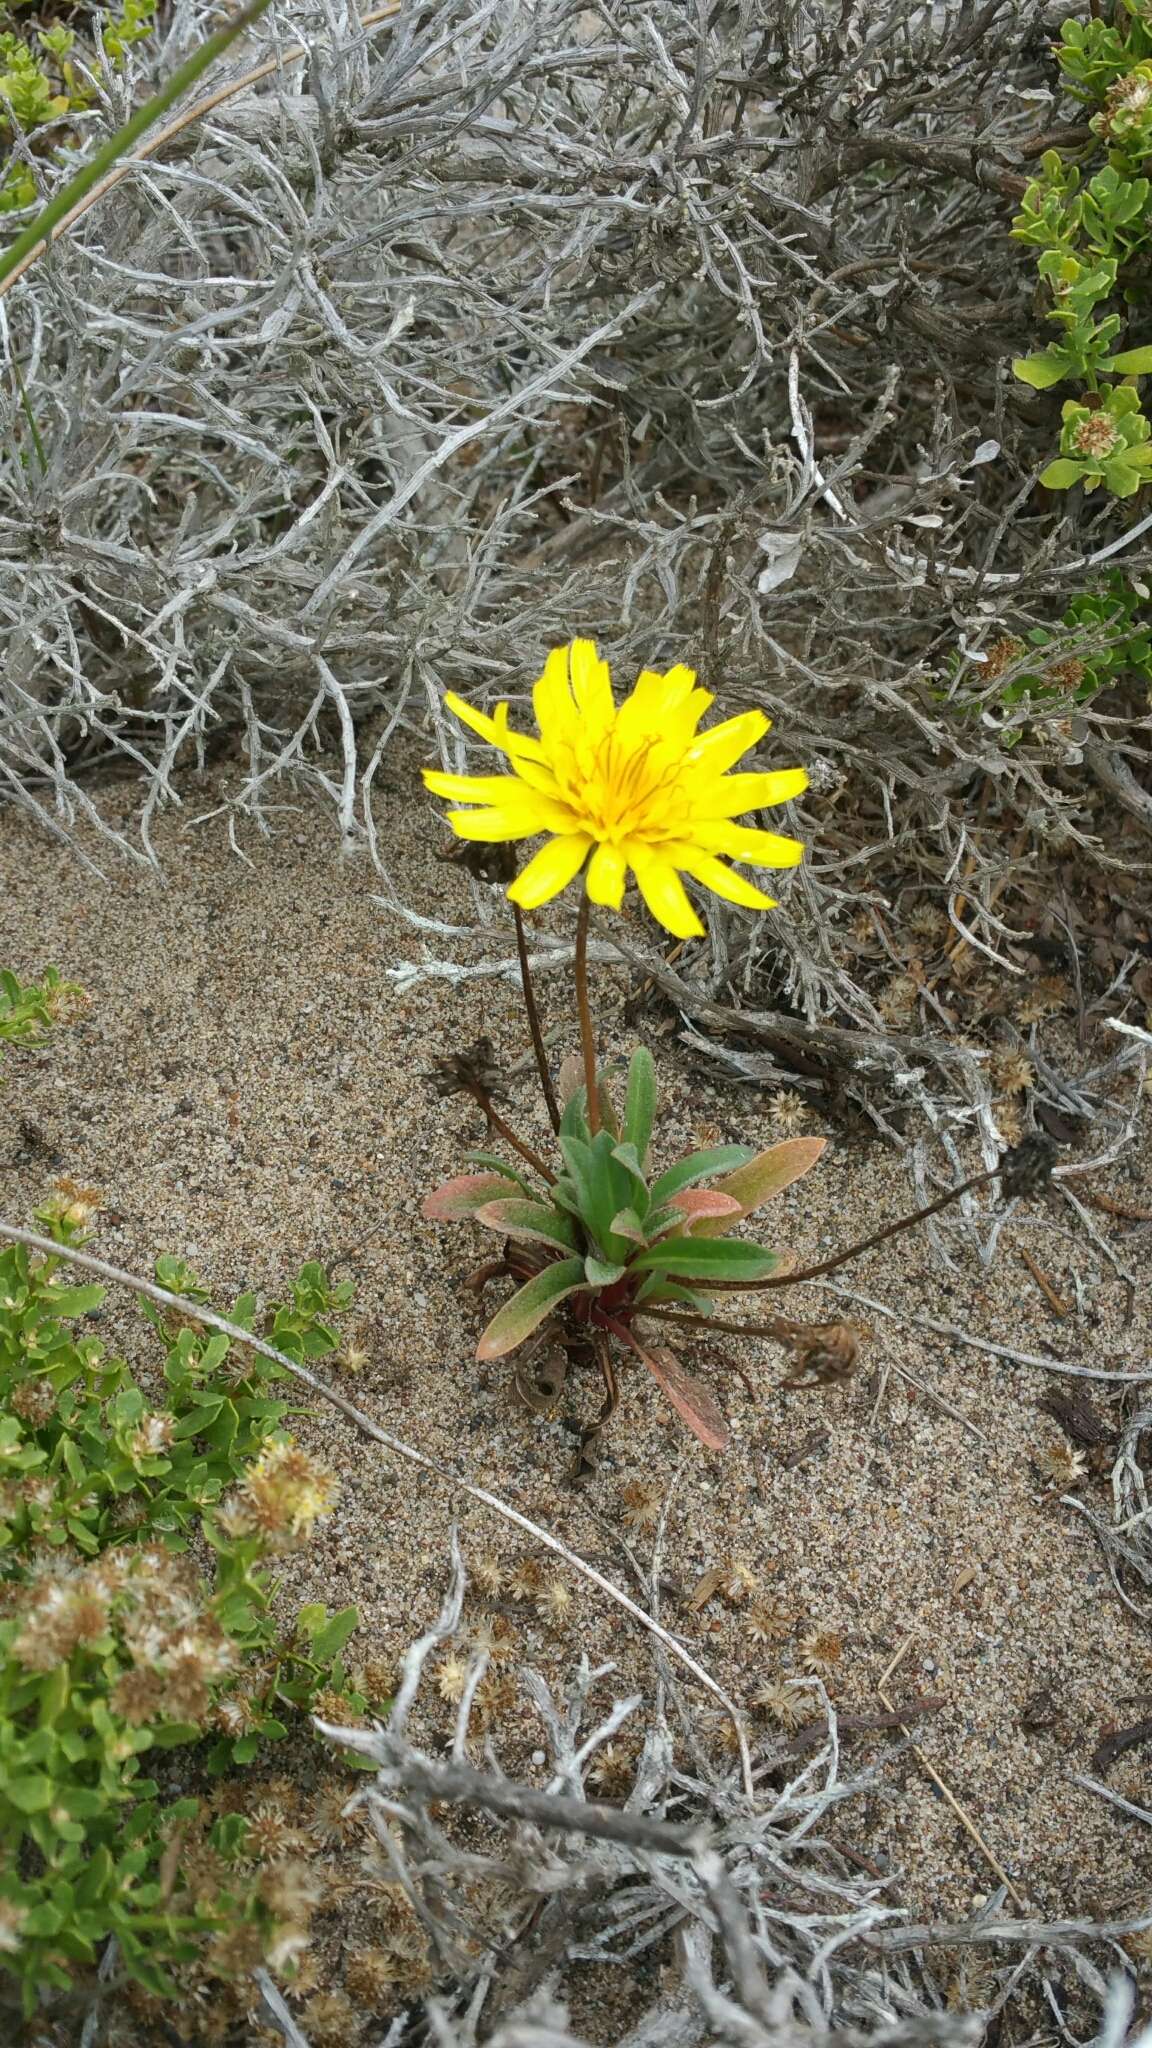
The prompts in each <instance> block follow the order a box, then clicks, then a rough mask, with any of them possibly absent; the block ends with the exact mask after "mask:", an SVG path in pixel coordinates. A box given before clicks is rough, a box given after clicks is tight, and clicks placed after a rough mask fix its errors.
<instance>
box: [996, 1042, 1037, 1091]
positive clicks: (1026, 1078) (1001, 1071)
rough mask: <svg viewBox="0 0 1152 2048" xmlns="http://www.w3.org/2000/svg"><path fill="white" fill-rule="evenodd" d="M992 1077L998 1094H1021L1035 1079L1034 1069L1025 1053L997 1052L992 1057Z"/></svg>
mask: <svg viewBox="0 0 1152 2048" xmlns="http://www.w3.org/2000/svg"><path fill="white" fill-rule="evenodd" d="M992 1079H993V1081H994V1083H995V1086H996V1090H997V1093H998V1094H1000V1095H1023V1094H1024V1092H1025V1090H1026V1089H1028V1088H1031V1086H1032V1084H1033V1082H1034V1081H1035V1079H1036V1069H1035V1067H1034V1066H1033V1065H1032V1062H1031V1060H1030V1059H1029V1058H1028V1056H1027V1054H1026V1053H1022V1052H1013V1051H1008V1052H998V1053H996V1054H994V1055H993V1059H992Z"/></svg>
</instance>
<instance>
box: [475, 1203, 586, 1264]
mask: <svg viewBox="0 0 1152 2048" xmlns="http://www.w3.org/2000/svg"><path fill="white" fill-rule="evenodd" d="M475 1221H476V1222H477V1223H483V1224H485V1225H486V1226H487V1228H488V1229H489V1230H502V1231H503V1232H504V1234H505V1236H506V1237H519V1238H526V1239H527V1240H528V1241H529V1242H530V1243H532V1242H534V1243H538V1244H551V1245H558V1246H559V1248H560V1249H561V1251H568V1252H574V1251H575V1250H576V1231H575V1228H574V1226H573V1225H572V1224H571V1223H570V1222H569V1220H568V1218H567V1216H565V1215H563V1214H562V1212H561V1211H560V1210H558V1209H553V1208H550V1207H549V1206H548V1204H547V1203H545V1202H524V1201H516V1200H505V1201H499V1202H485V1204H484V1207H483V1208H482V1209H477V1210H476V1212H475Z"/></svg>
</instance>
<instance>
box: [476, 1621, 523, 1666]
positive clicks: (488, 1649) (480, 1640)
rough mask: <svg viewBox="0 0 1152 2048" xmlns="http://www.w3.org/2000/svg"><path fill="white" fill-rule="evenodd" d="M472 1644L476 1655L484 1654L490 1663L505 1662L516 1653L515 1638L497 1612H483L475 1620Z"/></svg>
mask: <svg viewBox="0 0 1152 2048" xmlns="http://www.w3.org/2000/svg"><path fill="white" fill-rule="evenodd" d="M472 1644H473V1648H474V1649H475V1651H476V1653H477V1655H478V1656H480V1655H483V1656H486V1657H487V1659H488V1661H489V1663H490V1664H504V1663H507V1662H508V1661H509V1659H510V1658H512V1657H515V1656H516V1654H517V1644H516V1638H515V1636H514V1635H513V1633H512V1630H511V1629H510V1628H509V1626H508V1623H507V1622H506V1621H505V1620H503V1618H502V1617H501V1616H500V1615H498V1614H485V1615H484V1616H483V1617H482V1619H481V1620H480V1621H478V1622H477V1624H476V1630H475V1634H474V1635H473V1638H472Z"/></svg>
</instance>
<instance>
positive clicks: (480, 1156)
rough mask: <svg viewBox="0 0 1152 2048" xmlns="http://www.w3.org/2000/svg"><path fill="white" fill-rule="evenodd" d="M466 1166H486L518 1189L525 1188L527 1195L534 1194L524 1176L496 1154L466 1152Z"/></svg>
mask: <svg viewBox="0 0 1152 2048" xmlns="http://www.w3.org/2000/svg"><path fill="white" fill-rule="evenodd" d="M464 1164H465V1166H486V1167H487V1168H488V1171H489V1172H490V1173H498V1174H500V1176H501V1177H502V1179H504V1180H510V1181H512V1182H514V1184H515V1185H516V1187H518V1188H523V1190H524V1193H525V1194H526V1195H530V1194H531V1193H532V1189H531V1187H530V1186H529V1184H528V1182H527V1181H526V1180H525V1178H524V1175H523V1174H522V1173H518V1172H517V1170H516V1168H515V1167H514V1166H509V1164H508V1161H507V1160H506V1159H501V1158H500V1157H499V1155H498V1154H497V1153H495V1152H466V1153H465V1154H464Z"/></svg>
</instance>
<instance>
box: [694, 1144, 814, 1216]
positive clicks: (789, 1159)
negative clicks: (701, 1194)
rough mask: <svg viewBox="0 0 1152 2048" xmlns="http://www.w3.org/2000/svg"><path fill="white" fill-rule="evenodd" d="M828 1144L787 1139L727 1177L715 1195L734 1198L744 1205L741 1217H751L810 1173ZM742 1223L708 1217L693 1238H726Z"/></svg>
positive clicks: (771, 1146) (759, 1154)
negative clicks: (730, 1231)
mask: <svg viewBox="0 0 1152 2048" xmlns="http://www.w3.org/2000/svg"><path fill="white" fill-rule="evenodd" d="M827 1143H828V1140H827V1138H785V1139H784V1141H783V1143H782V1144H779V1145H769V1147H768V1150H767V1151H766V1152H758V1153H757V1155H756V1157H755V1159H750V1160H749V1161H748V1164H747V1166H738V1167H737V1168H736V1171H735V1173H729V1174H726V1175H725V1176H724V1179H723V1180H718V1181H717V1182H716V1183H715V1186H714V1187H713V1190H712V1192H713V1194H717V1195H732V1196H733V1197H734V1198H735V1200H736V1201H738V1202H739V1204H740V1216H741V1217H743V1216H751V1215H753V1214H754V1212H755V1211H756V1210H757V1209H762V1208H763V1206H764V1204H765V1202H770V1201H771V1200H772V1198H773V1196H774V1195H779V1194H782V1193H783V1191H784V1189H785V1188H788V1187H791V1185H792V1183H793V1181H796V1180H799V1179H800V1178H801V1176H802V1175H803V1174H805V1173H810V1172H811V1170H812V1168H813V1167H814V1166H815V1164H816V1161H817V1160H818V1159H819V1157H820V1154H821V1153H822V1152H823V1150H824V1148H825V1146H826V1145H827ZM738 1221H739V1218H738V1217H735V1216H733V1217H726V1216H704V1217H701V1218H700V1219H699V1221H698V1222H696V1223H694V1224H693V1226H692V1235H693V1237H695V1238H701V1237H722V1236H723V1235H724V1233H725V1231H728V1230H731V1228H732V1225H733V1224H734V1223H736V1222H738Z"/></svg>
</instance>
